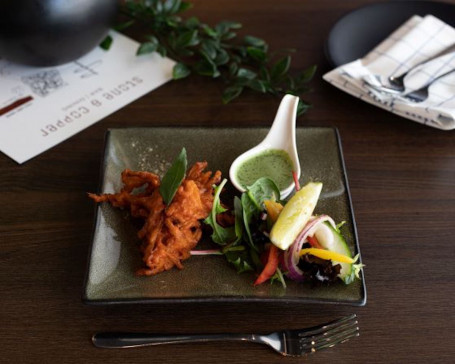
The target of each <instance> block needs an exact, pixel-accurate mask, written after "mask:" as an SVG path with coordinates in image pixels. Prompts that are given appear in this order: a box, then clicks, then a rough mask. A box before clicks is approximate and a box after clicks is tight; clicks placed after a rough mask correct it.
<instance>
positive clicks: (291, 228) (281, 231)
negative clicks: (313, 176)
mask: <svg viewBox="0 0 455 364" xmlns="http://www.w3.org/2000/svg"><path fill="white" fill-rule="evenodd" d="M321 190H322V183H321V182H310V183H308V184H307V185H305V186H304V187H302V188H301V189H300V190H299V191H297V192H296V193H295V195H294V196H292V197H291V199H290V200H289V201H288V203H287V204H286V205H285V206H284V208H283V210H282V211H281V213H280V214H279V216H278V219H277V221H276V222H275V224H274V225H273V227H272V230H271V231H270V240H271V242H272V243H273V244H274V245H276V246H277V247H278V248H280V249H282V250H286V249H287V248H289V246H290V245H291V244H292V243H293V242H294V240H295V238H296V237H297V235H299V233H300V232H301V231H302V230H303V228H304V227H305V225H306V224H307V223H308V220H309V219H310V217H311V215H312V214H313V211H314V208H315V207H316V204H317V202H318V199H319V195H320V194H321Z"/></svg>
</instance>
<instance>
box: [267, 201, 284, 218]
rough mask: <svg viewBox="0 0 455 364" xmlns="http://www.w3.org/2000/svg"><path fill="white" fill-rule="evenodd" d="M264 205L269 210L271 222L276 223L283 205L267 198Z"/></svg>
mask: <svg viewBox="0 0 455 364" xmlns="http://www.w3.org/2000/svg"><path fill="white" fill-rule="evenodd" d="M264 205H265V209H266V210H267V217H268V218H269V219H270V222H271V223H274V222H275V221H276V220H277V219H278V215H279V214H280V212H281V210H283V205H282V204H280V203H279V202H275V201H272V200H265V201H264Z"/></svg>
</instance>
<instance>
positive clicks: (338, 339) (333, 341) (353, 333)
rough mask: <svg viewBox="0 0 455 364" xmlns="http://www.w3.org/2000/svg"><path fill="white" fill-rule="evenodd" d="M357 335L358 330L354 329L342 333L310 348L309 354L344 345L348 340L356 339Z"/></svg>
mask: <svg viewBox="0 0 455 364" xmlns="http://www.w3.org/2000/svg"><path fill="white" fill-rule="evenodd" d="M359 335H360V333H359V328H358V327H356V328H355V329H352V330H349V331H345V332H342V333H340V334H338V335H334V336H332V337H331V338H330V339H327V340H324V341H322V342H321V343H319V344H316V345H315V346H314V347H313V348H311V352H312V353H315V352H316V351H320V350H323V349H327V348H331V347H333V346H335V345H338V344H341V343H345V342H346V341H348V340H349V339H352V338H354V337H357V336H359Z"/></svg>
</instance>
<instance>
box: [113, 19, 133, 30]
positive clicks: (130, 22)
mask: <svg viewBox="0 0 455 364" xmlns="http://www.w3.org/2000/svg"><path fill="white" fill-rule="evenodd" d="M135 22H136V21H135V20H134V19H131V20H128V21H125V22H123V23H120V24H117V25H116V26H114V29H115V30H116V31H117V32H121V31H122V30H125V29H127V28H129V27H130V26H132V25H133V24H134V23H135Z"/></svg>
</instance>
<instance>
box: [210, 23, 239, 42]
mask: <svg viewBox="0 0 455 364" xmlns="http://www.w3.org/2000/svg"><path fill="white" fill-rule="evenodd" d="M241 27H242V24H240V23H237V22H232V21H222V22H220V23H218V24H217V25H215V31H216V32H217V34H218V36H220V37H223V36H225V35H226V34H228V33H229V30H230V29H240V28H241ZM234 34H235V33H234ZM223 39H226V38H224V37H223Z"/></svg>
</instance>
